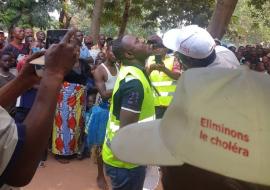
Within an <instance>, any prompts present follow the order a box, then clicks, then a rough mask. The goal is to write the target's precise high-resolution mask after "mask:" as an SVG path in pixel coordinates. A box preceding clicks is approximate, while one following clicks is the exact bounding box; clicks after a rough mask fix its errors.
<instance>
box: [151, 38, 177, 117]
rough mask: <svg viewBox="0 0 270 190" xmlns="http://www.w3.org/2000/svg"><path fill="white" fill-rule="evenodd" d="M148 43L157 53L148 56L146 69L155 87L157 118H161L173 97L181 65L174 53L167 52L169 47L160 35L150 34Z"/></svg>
mask: <svg viewBox="0 0 270 190" xmlns="http://www.w3.org/2000/svg"><path fill="white" fill-rule="evenodd" d="M147 43H148V44H151V45H152V47H153V49H154V51H155V54H156V55H155V56H150V57H149V58H148V60H147V65H146V70H147V73H148V75H149V77H150V80H151V83H152V85H153V86H154V87H155V109H156V118H157V119H159V118H162V117H163V115H164V113H165V111H166V109H167V107H168V106H169V105H170V103H171V101H172V99H173V95H174V92H175V89H176V81H177V80H178V78H179V77H180V75H181V67H180V64H179V62H178V60H177V59H176V58H175V57H174V55H172V54H168V53H167V52H168V49H167V48H166V47H165V46H163V44H162V39H161V38H160V37H159V36H157V35H152V36H150V37H149V38H148V41H147Z"/></svg>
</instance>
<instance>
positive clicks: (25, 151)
mask: <svg viewBox="0 0 270 190" xmlns="http://www.w3.org/2000/svg"><path fill="white" fill-rule="evenodd" d="M74 33H75V30H70V31H69V32H68V33H67V34H66V36H65V37H64V38H63V40H62V42H61V43H60V44H58V45H53V46H52V47H51V48H50V49H49V50H47V52H46V55H45V64H46V70H45V71H44V75H43V78H42V80H41V83H40V87H39V90H38V94H37V97H36V100H35V102H34V105H33V107H32V108H31V111H30V112H29V114H28V116H27V117H26V119H25V121H24V123H23V124H24V125H25V132H26V136H25V141H24V145H23V147H22V150H21V152H20V154H19V156H18V158H16V160H15V163H14V165H13V167H12V168H10V172H9V173H8V176H7V184H9V185H12V186H24V185H26V184H28V183H29V182H30V181H31V179H32V177H33V176H34V174H35V171H36V169H37V166H38V164H39V161H40V159H41V157H42V154H43V153H44V150H45V148H46V146H47V143H48V139H49V137H50V134H51V130H52V126H53V118H54V113H55V108H56V101H57V98H56V97H57V95H58V93H59V89H60V87H61V83H62V80H63V78H64V76H65V74H66V73H67V72H68V71H70V69H71V68H72V67H73V65H74V63H75V61H76V53H77V52H76V51H75V49H77V46H76V45H75V43H74V44H71V43H69V40H70V38H71V37H72V36H73V35H74Z"/></svg>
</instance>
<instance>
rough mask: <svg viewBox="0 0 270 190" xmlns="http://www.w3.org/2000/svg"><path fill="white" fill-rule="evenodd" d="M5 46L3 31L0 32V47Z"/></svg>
mask: <svg viewBox="0 0 270 190" xmlns="http://www.w3.org/2000/svg"><path fill="white" fill-rule="evenodd" d="M4 44H5V33H4V31H2V30H0V46H2V45H4Z"/></svg>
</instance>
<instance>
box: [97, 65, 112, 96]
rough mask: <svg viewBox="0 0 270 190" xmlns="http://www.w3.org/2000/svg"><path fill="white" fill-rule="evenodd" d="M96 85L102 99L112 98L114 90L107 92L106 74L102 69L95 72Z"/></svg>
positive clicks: (99, 68)
mask: <svg viewBox="0 0 270 190" xmlns="http://www.w3.org/2000/svg"><path fill="white" fill-rule="evenodd" d="M94 79H95V85H96V87H97V90H98V92H99V94H100V95H101V98H102V99H109V98H110V97H112V92H113V90H106V86H105V79H104V74H103V72H102V70H101V67H98V68H97V69H96V70H95V72H94Z"/></svg>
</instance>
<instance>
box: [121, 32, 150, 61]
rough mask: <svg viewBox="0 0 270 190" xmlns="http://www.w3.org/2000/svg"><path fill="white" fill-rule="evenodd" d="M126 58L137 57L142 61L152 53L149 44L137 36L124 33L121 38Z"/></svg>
mask: <svg viewBox="0 0 270 190" xmlns="http://www.w3.org/2000/svg"><path fill="white" fill-rule="evenodd" d="M122 44H123V47H124V49H125V52H126V53H125V54H126V57H127V59H137V60H139V61H141V62H144V61H145V60H146V59H147V57H149V56H150V55H152V54H153V48H152V46H151V45H150V44H147V43H145V42H143V41H141V40H140V39H139V38H138V37H135V36H131V35H126V36H124V37H123V39H122Z"/></svg>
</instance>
